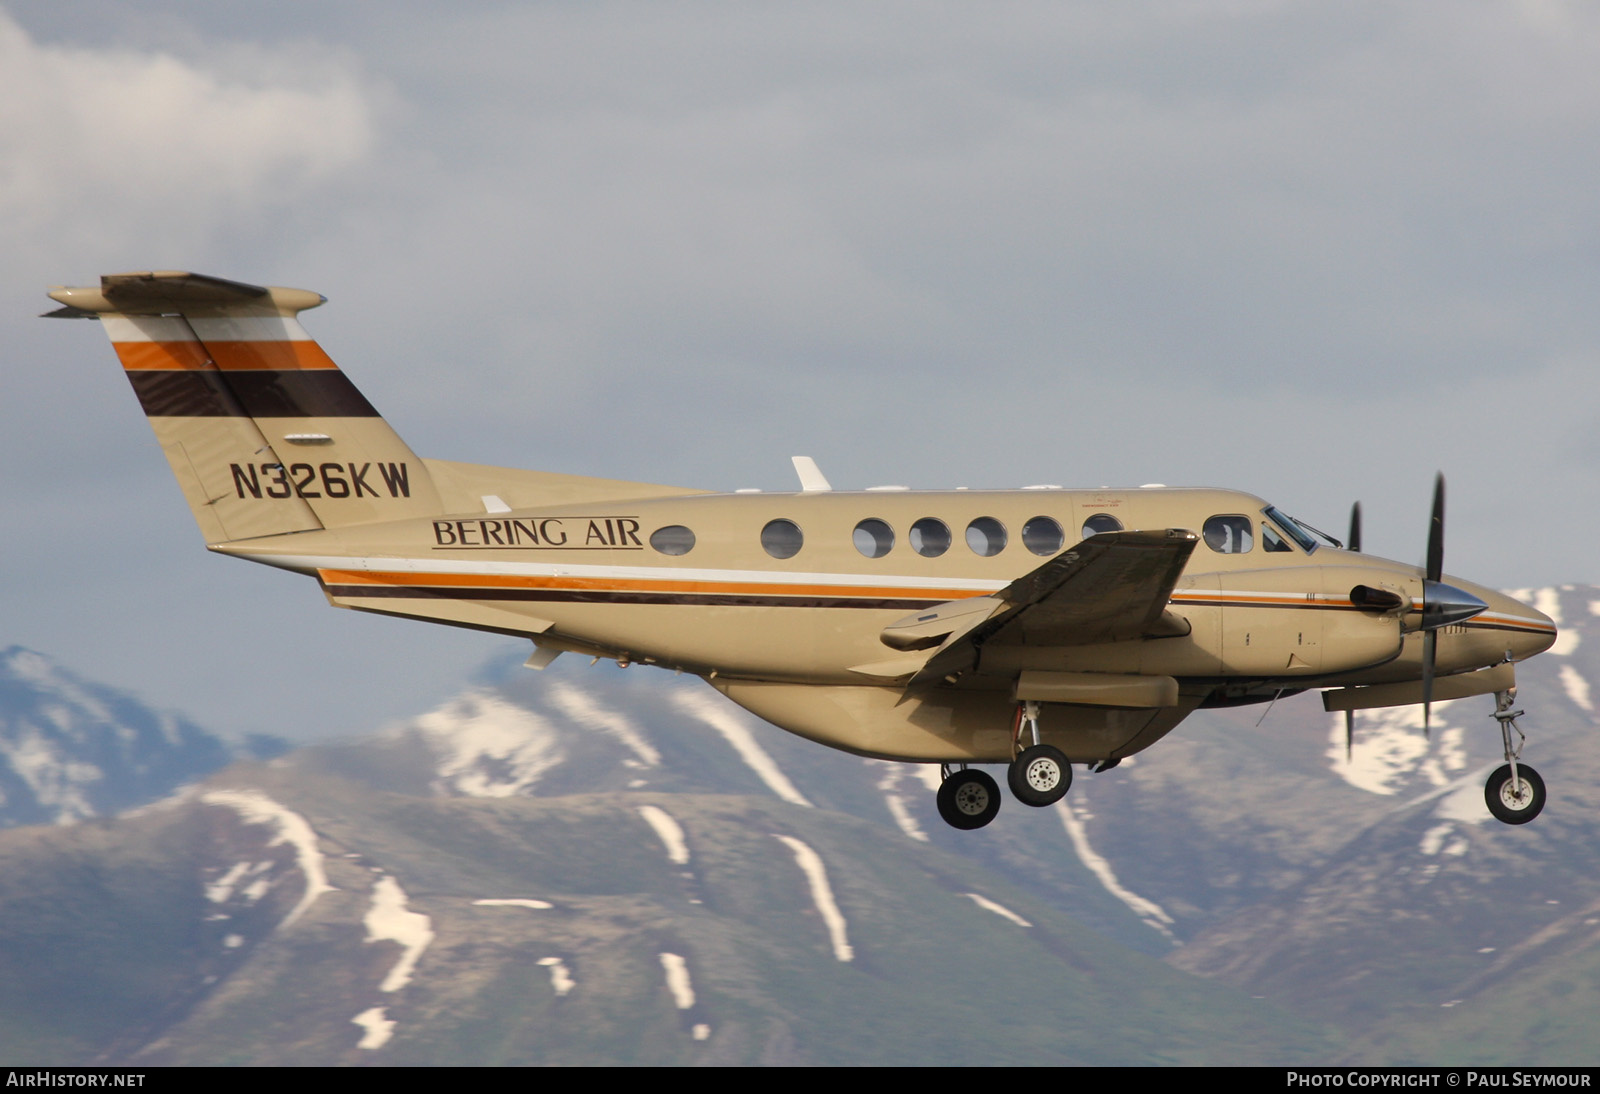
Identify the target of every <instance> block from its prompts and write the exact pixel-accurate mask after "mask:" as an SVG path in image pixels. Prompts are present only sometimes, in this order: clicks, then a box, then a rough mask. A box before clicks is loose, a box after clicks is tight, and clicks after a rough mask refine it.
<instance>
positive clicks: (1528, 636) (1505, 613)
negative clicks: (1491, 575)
mask: <svg viewBox="0 0 1600 1094" xmlns="http://www.w3.org/2000/svg"><path fill="white" fill-rule="evenodd" d="M1473 591H1474V592H1476V593H1478V594H1479V595H1480V596H1482V598H1483V599H1484V600H1485V601H1486V602H1487V603H1488V605H1489V607H1488V609H1487V610H1485V611H1483V612H1481V613H1479V614H1478V615H1477V616H1475V617H1474V618H1473V620H1472V622H1474V623H1479V624H1482V625H1485V626H1492V627H1494V628H1495V629H1497V630H1499V631H1500V632H1501V633H1502V634H1503V635H1504V636H1505V644H1506V649H1507V651H1508V652H1510V654H1511V659H1512V660H1513V661H1525V660H1527V659H1528V658H1530V657H1532V656H1534V655H1535V654H1540V653H1543V652H1544V651H1545V650H1547V649H1549V648H1550V647H1551V646H1553V645H1555V643H1556V624H1555V620H1553V619H1551V618H1550V617H1549V616H1548V615H1545V614H1544V613H1543V612H1541V611H1540V610H1539V609H1538V608H1535V607H1532V606H1530V605H1527V604H1524V603H1522V601H1520V600H1516V599H1514V598H1512V597H1509V596H1507V595H1505V594H1504V593H1497V592H1494V591H1492V590H1489V589H1478V588H1474V589H1473Z"/></svg>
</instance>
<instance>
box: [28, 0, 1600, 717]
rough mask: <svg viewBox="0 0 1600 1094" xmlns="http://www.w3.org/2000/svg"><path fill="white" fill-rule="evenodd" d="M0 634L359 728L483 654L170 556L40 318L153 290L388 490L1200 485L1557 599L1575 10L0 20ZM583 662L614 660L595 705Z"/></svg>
mask: <svg viewBox="0 0 1600 1094" xmlns="http://www.w3.org/2000/svg"><path fill="white" fill-rule="evenodd" d="M0 244H3V251H0V254H3V258H0V621H3V624H4V626H3V628H0V646H4V645H10V644H12V643H17V644H21V645H26V646H29V647H32V648H34V649H38V650H40V651H41V652H44V653H47V654H50V655H52V656H55V657H58V658H60V659H62V660H63V661H65V662H67V663H68V664H69V665H70V666H72V667H73V668H74V669H76V670H78V671H80V672H84V673H87V674H89V675H92V676H94V677H96V678H97V679H100V680H103V681H105V682H107V683H110V684H114V685H118V686H122V687H126V688H131V689H133V690H135V691H136V692H138V693H139V694H140V695H141V696H142V697H144V698H145V699H147V700H149V701H152V702H155V703H157V704H159V705H164V706H173V707H178V708H181V709H183V710H185V711H186V712H188V713H190V714H191V715H193V716H194V717H196V718H197V719H199V720H200V721H202V722H203V723H204V724H207V725H208V726H210V727H212V728H213V729H217V730H221V731H225V732H249V731H260V732H268V733H278V734H282V735H286V736H290V737H293V738H296V739H317V738H322V737H327V736H333V735H343V734H349V733H356V732H364V731H367V730H370V729H372V728H375V727H376V726H378V725H380V724H382V723H383V722H385V721H387V720H390V719H394V718H399V717H403V716H406V715H410V714H412V713H415V712H417V711H418V710H420V709H423V708H424V707H426V706H427V705H430V704H432V703H434V702H436V701H438V700H439V699H442V698H443V697H445V696H447V695H450V694H452V693H454V692H455V691H457V690H458V689H459V688H460V686H461V685H462V682H463V680H464V679H465V678H466V677H467V676H468V675H469V674H470V673H471V672H472V671H473V670H474V668H475V667H476V666H478V665H480V664H481V663H482V662H483V661H484V660H485V659H486V658H488V657H491V656H497V655H500V654H503V653H504V651H505V650H506V649H507V648H508V646H512V645H515V643H514V642H513V641H512V640H510V639H504V638H497V637H492V636H484V635H478V634H473V633H470V632H464V631H454V630H450V629H448V628H442V627H424V626H419V625H414V624H407V623H402V622H400V621H396V620H386V619H382V618H378V617H371V616H363V615H359V614H357V613H352V612H337V611H330V610H327V608H326V604H325V602H324V600H323V598H322V596H321V594H320V592H319V591H318V590H317V588H316V586H315V585H314V584H313V583H312V582H310V581H308V580H306V579H302V578H296V577H294V576H292V575H287V574H283V573H280V572H276V571H271V570H267V569H264V568H260V567H254V566H250V565H248V564H245V563H241V562H238V561H236V560H231V559H226V558H222V557H218V556H212V555H210V554H208V553H207V552H206V551H205V550H204V549H203V546H202V542H203V541H202V540H201V537H200V535H199V532H198V530H197V529H196V528H195V526H194V524H193V522H192V520H191V519H190V517H189V515H188V511H187V509H186V507H185V506H184V504H183V501H182V498H181V496H180V494H179V493H178V490H177V487H176V485H175V484H174V483H173V482H172V481H171V478H170V475H169V473H168V471H167V469H166V465H165V461H164V460H163V459H162V458H161V455H160V453H159V450H158V449H157V448H156V446H155V444H154V441H153V440H152V438H151V436H150V433H149V429H148V426H147V425H146V424H145V423H144V421H143V420H142V415H141V414H140V412H139V409H138V406H137V403H136V402H135V401H134V399H133V397H132V394H131V392H130V391H129V390H128V388H127V384H126V382H125V381H124V380H122V379H121V378H119V377H118V376H117V375H116V373H117V371H118V368H117V365H116V362H115V359H114V357H113V356H112V354H111V351H110V349H109V346H108V345H107V344H106V342H105V339H104V336H103V335H102V334H101V332H100V331H99V330H98V328H97V327H96V326H95V325H93V324H91V323H84V322H55V321H52V322H42V321H40V320H38V319H36V318H34V317H35V316H36V315H38V314H39V313H40V312H42V311H45V310H47V309H49V308H50V307H52V306H53V305H52V304H51V302H50V301H49V300H47V299H46V298H45V296H44V292H45V290H46V288H47V287H49V286H51V285H60V284H79V285H81V284H93V283H95V280H96V278H98V276H99V275H101V274H103V273H112V272H119V271H124V270H137V269H186V270H195V271H198V272H202V273H208V274H214V275H217V276H220V277H226V278H231V279H235V280H241V281H247V282H252V283H257V284H275V285H289V286H294V287H299V288H307V289H312V290H315V291H317V292H320V293H322V294H324V295H325V296H327V297H328V304H327V305H325V306H324V307H322V308H320V309H318V310H316V311H313V312H309V313H307V314H306V315H304V316H303V317H302V318H303V321H304V322H305V325H306V326H307V328H308V329H309V330H310V332H311V334H312V336H313V337H315V338H317V339H318V340H319V341H320V342H321V343H322V345H323V347H324V348H325V349H326V350H328V352H329V353H330V354H331V355H332V356H333V357H334V359H335V360H336V361H338V362H339V363H340V365H341V367H342V368H344V369H345V371H346V372H347V373H348V374H349V375H350V376H351V378H352V379H353V380H354V381H355V382H356V383H357V384H358V385H359V386H360V387H361V389H362V391H363V392H364V393H365V394H366V395H367V396H368V398H369V399H370V400H371V401H372V402H373V403H374V404H375V405H376V406H377V407H378V408H379V409H380V410H381V411H382V412H383V413H384V415H385V416H386V417H387V418H388V420H389V421H390V422H391V424H393V425H394V426H395V427H396V428H397V429H398V430H399V431H400V433H401V435H402V436H404V437H405V438H406V439H407V441H408V442H409V443H410V444H411V446H412V447H413V448H414V449H415V450H417V451H418V452H419V453H421V454H423V455H428V456H435V457H439V458H444V459H456V460H468V461H472V462H480V463H493V464H504V465H509V466H517V467H535V468H540V469H544V470H551V471H562V472H571V473H581V474H594V475H600V476H605V477H614V478H628V479H644V480H649V481H658V482H668V483H674V484H679V485H685V486H696V487H705V488H712V489H733V488H739V487H760V488H764V489H769V490H779V489H789V488H793V486H794V479H793V471H792V470H791V468H790V465H789V457H790V456H791V455H795V454H803V455H810V456H812V457H814V458H815V459H816V460H817V461H818V463H819V464H820V465H821V467H822V469H823V471H824V472H825V473H826V474H827V475H828V477H829V478H830V479H831V480H832V482H833V484H834V485H835V487H837V488H859V487H865V486H870V485H875V484H884V483H899V484H909V485H911V486H913V487H926V488H939V487H950V486H972V487H1004V486H1021V485H1025V484H1030V483H1041V482H1048V483H1062V484H1065V485H1068V486H1099V485H1128V484H1139V483H1148V482H1163V483H1168V484H1172V485H1209V486H1225V487H1231V488H1238V489H1244V490H1249V491H1252V492H1254V493H1257V494H1260V495H1263V496H1265V497H1267V498H1268V499H1270V500H1271V501H1273V502H1274V503H1276V504H1278V505H1280V506H1282V507H1283V508H1285V509H1286V510H1287V511H1289V512H1291V513H1293V514H1295V515H1297V516H1299V517H1302V518H1304V519H1306V520H1308V521H1310V522H1311V523H1313V524H1316V525H1318V526H1320V527H1323V528H1327V529H1328V530H1330V531H1333V532H1335V534H1340V533H1341V530H1342V529H1343V528H1344V526H1345V522H1346V520H1347V514H1348V511H1349V506H1350V503H1351V502H1352V501H1354V500H1357V499H1359V500H1360V501H1361V502H1362V506H1363V510H1364V514H1365V543H1366V547H1367V549H1368V550H1370V551H1372V552H1374V553H1377V554H1382V555H1386V556H1388V557H1392V558H1399V559H1403V560H1407V561H1420V560H1421V558H1422V555H1423V551H1424V542H1425V537H1426V525H1427V513H1428V505H1429V499H1430V491H1431V489H1432V481H1433V476H1434V473H1435V472H1436V471H1443V472H1444V473H1445V475H1446V476H1447V478H1448V481H1449V510H1448V522H1447V529H1448V530H1447V536H1446V569H1447V571H1449V572H1452V573H1455V574H1459V575H1461V576H1463V577H1466V578H1468V579H1470V580H1474V581H1479V582H1482V583H1484V584H1488V585H1494V586H1499V587H1526V586H1535V585H1547V584H1557V583H1569V582H1595V581H1600V560H1597V558H1596V545H1597V544H1600V506H1597V505H1596V501H1597V499H1600V492H1597V485H1600V483H1597V478H1600V430H1596V429H1595V427H1594V425H1593V423H1594V420H1595V416H1596V409H1597V403H1600V397H1597V396H1600V368H1597V366H1600V308H1597V306H1596V302H1597V301H1600V8H1597V7H1596V6H1595V5H1593V4H1586V3H1582V2H1580V0H1572V2H1566V0H1517V2H1513V0H1502V2H1490V0H1449V2H1443V0H1417V2H1414V3H1409V4H1399V5H1397V4H1391V3H1379V2H1366V0H1351V2H1348V3H1341V4H1337V5H1333V4H1326V3H1321V2H1314V0H1305V2H1301V0H1232V2H1226V0H1218V2H1201V0H1170V2H1163V0H1150V2H1144V3H1129V4H1105V3H1100V2H1081V3H1080V2H1073V0H1049V2H1040V3H1032V2H1026V0H1017V2H1011V3H999V4H956V3H937V2H925V0H919V2H917V3H896V2H892V0H887V2H881V3H873V4H860V3H830V2H823V0H818V2H811V3H806V4H774V3H763V2H759V0H751V2H745V3H739V4H732V3H694V2H682V3H673V4H659V3H611V2H605V0H595V2H585V3H582V4H572V3H555V2H551V3H527V4H516V3H505V2H472V0H463V2H458V3H454V4H451V5H437V4H428V3H414V2H405V0H395V2H385V3H382V4H379V3H367V2H362V3H328V2H326V0H319V2H317V3H306V2H298V0H288V2H279V3H274V4H269V5H263V4H257V3H250V4H246V3H238V2H235V0H205V2H183V0H167V2H162V0H136V2H122V0H118V2H110V0H74V2H73V3H72V4H61V3H59V2H54V0H52V2H48V3H47V2H43V0H9V2H7V0H0ZM596 671H597V672H598V671H615V670H602V669H598V668H597V669H596Z"/></svg>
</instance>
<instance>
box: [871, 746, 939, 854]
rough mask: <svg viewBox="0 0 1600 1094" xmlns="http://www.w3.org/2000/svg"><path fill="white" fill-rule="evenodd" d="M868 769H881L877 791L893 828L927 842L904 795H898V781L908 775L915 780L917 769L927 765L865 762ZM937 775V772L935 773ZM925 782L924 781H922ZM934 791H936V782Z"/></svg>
mask: <svg viewBox="0 0 1600 1094" xmlns="http://www.w3.org/2000/svg"><path fill="white" fill-rule="evenodd" d="M864 762H865V763H866V764H867V766H868V767H882V768H883V777H882V778H880V779H879V780H878V782H877V789H878V790H879V792H881V793H882V794H883V804H884V807H885V808H886V809H888V810H889V816H890V817H892V818H893V819H894V823H895V827H897V828H899V829H900V831H902V832H904V833H905V834H906V835H907V836H910V837H911V838H912V839H914V840H919V841H921V842H922V843H927V842H928V833H927V832H925V831H923V830H922V825H920V824H918V823H917V818H915V817H913V816H912V815H911V806H910V804H909V803H908V801H907V798H906V795H904V794H902V793H900V792H899V791H900V781H901V780H902V779H904V778H906V777H907V776H908V775H909V776H912V777H913V778H915V776H916V775H917V773H918V770H917V769H919V768H924V767H929V766H930V765H928V764H903V763H896V762H894V761H893V760H866V761H864ZM935 774H937V772H935ZM923 781H926V780H923ZM934 789H935V790H937V789H938V784H937V782H936V783H935V785H934Z"/></svg>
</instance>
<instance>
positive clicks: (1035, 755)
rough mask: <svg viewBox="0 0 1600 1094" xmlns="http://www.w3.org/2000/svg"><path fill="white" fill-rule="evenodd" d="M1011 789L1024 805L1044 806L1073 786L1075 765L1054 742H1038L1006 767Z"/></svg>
mask: <svg viewBox="0 0 1600 1094" xmlns="http://www.w3.org/2000/svg"><path fill="white" fill-rule="evenodd" d="M1006 782H1007V783H1008V784H1009V785H1010V787H1011V793H1012V794H1014V795H1015V796H1016V799H1017V800H1018V801H1019V802H1021V803H1022V804H1023V805H1031V806H1034V807H1035V808H1043V807H1044V806H1047V805H1054V804H1055V803H1056V802H1058V801H1060V800H1061V799H1062V798H1064V797H1066V796H1067V791H1068V790H1069V789H1071V787H1072V765H1071V764H1069V763H1068V762H1067V757H1066V756H1065V755H1064V754H1063V753H1062V751H1061V750H1060V749H1059V748H1056V747H1055V746H1054V745H1034V746H1033V747H1032V748H1026V749H1023V751H1022V755H1020V756H1018V757H1017V758H1016V759H1015V760H1012V761H1011V766H1010V767H1008V768H1006Z"/></svg>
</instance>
